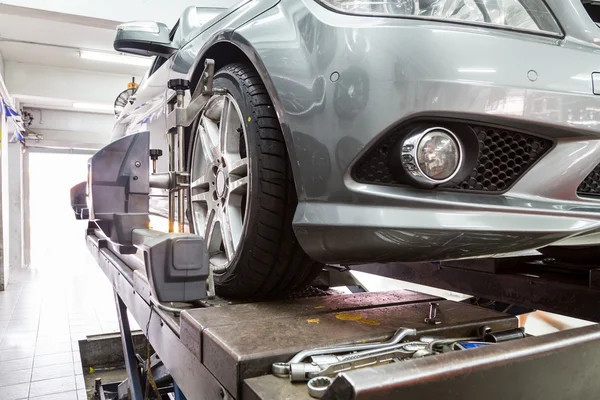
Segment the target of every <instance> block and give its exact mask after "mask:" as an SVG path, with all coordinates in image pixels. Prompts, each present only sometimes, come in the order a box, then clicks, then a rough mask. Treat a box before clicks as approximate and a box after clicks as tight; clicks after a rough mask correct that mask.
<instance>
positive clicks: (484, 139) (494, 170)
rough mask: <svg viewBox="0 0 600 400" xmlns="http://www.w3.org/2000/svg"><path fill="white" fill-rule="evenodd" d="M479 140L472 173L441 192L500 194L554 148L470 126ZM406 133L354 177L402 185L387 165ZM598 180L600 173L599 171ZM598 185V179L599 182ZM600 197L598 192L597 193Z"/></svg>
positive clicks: (379, 150) (541, 141)
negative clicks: (393, 149)
mask: <svg viewBox="0 0 600 400" xmlns="http://www.w3.org/2000/svg"><path fill="white" fill-rule="evenodd" d="M470 128H471V129H472V130H473V131H474V132H475V134H476V136H477V140H478V141H479V154H478V157H477V163H476V165H475V167H473V170H472V171H471V173H470V174H469V176H467V177H466V178H465V179H464V180H463V181H462V182H460V183H458V184H457V185H455V186H453V187H445V188H444V189H453V190H464V191H478V192H503V191H505V190H507V189H508V188H510V186H511V185H512V184H513V183H514V182H515V181H516V180H517V179H518V178H519V177H521V176H522V175H523V174H524V173H525V172H526V171H527V170H528V169H529V168H530V167H531V166H532V165H533V164H534V163H535V162H536V161H537V160H539V159H540V158H541V157H542V156H543V155H544V154H545V153H546V152H547V151H548V150H550V148H551V147H552V145H553V142H552V141H551V140H549V139H544V138H540V137H537V136H532V135H528V134H524V133H519V132H513V131H509V130H505V129H497V128H491V127H483V126H472V125H471V126H470ZM405 133H406V130H401V131H398V132H395V133H393V134H392V135H391V136H390V137H389V138H387V139H386V140H385V141H384V142H383V143H381V144H380V145H379V146H377V147H376V148H375V149H373V150H372V151H370V152H369V153H367V154H366V155H365V157H364V158H363V159H362V160H360V161H359V163H358V164H357V166H356V168H355V170H354V178H355V179H356V180H357V181H359V182H362V183H374V184H385V185H402V184H404V183H405V182H401V181H399V180H398V179H397V178H396V177H395V176H394V174H392V171H391V170H390V168H389V165H388V159H389V153H390V150H391V149H392V148H393V146H394V145H395V143H396V142H397V141H398V140H400V139H401V138H402V137H403V136H404V134H405ZM599 177H600V170H599ZM598 182H600V180H598ZM598 195H600V189H599V192H598Z"/></svg>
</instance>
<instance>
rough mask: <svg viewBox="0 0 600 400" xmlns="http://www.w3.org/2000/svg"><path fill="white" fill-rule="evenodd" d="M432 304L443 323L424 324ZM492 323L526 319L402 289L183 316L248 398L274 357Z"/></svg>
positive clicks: (187, 335) (232, 385) (209, 360)
mask: <svg viewBox="0 0 600 400" xmlns="http://www.w3.org/2000/svg"><path fill="white" fill-rule="evenodd" d="M430 301H436V302H439V303H440V312H439V314H438V315H439V318H440V319H441V321H442V324H440V325H437V326H433V325H428V324H426V323H425V322H424V319H425V317H426V316H427V314H428V311H429V302H430ZM484 325H485V326H489V327H491V328H492V329H493V330H506V329H512V328H516V327H517V325H518V324H517V320H516V318H514V317H512V316H508V315H506V314H502V313H499V312H495V311H491V310H487V309H483V308H479V307H475V306H470V305H466V304H462V303H456V302H452V301H447V300H440V299H439V298H436V297H433V296H429V295H424V294H420V293H415V292H409V291H395V292H386V293H360V294H348V295H340V296H327V297H317V298H308V299H300V300H293V301H282V302H269V303H254V304H243V305H237V306H226V307H218V308H214V309H203V310H193V311H190V312H185V313H182V330H181V332H182V335H181V340H182V341H183V342H184V343H185V344H186V346H187V347H188V349H191V348H192V347H195V346H199V345H201V349H202V358H201V359H202V362H203V364H204V365H205V366H206V367H207V368H208V369H209V370H210V371H211V373H212V374H213V375H214V376H215V377H216V378H217V379H218V380H219V381H220V382H221V384H222V385H223V386H224V387H225V388H226V389H227V390H228V391H230V393H232V394H234V393H235V394H234V396H236V395H237V396H240V395H241V383H242V381H243V380H244V379H247V378H252V377H257V376H261V375H265V374H268V373H270V366H271V364H272V363H273V362H282V361H287V360H288V359H289V358H291V357H292V356H293V355H294V354H295V353H297V352H299V351H301V350H304V349H306V348H311V347H321V346H331V345H339V344H345V343H360V342H363V341H378V340H385V339H387V338H388V337H390V336H391V335H392V334H393V333H394V332H395V331H396V330H397V329H398V328H399V327H411V328H416V329H417V330H418V331H419V332H422V333H423V334H440V335H442V334H443V335H444V336H448V337H462V336H472V335H474V334H475V333H476V331H477V330H478V329H479V328H481V327H482V326H484ZM200 334H201V336H202V340H201V342H200V340H199V338H198V336H199V335H200ZM192 340H195V342H192ZM196 351H198V348H197V347H196Z"/></svg>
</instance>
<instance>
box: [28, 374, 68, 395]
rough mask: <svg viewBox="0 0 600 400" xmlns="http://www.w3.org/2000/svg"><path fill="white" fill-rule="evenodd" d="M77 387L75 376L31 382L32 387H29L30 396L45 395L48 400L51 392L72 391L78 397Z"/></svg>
mask: <svg viewBox="0 0 600 400" xmlns="http://www.w3.org/2000/svg"><path fill="white" fill-rule="evenodd" d="M75 388H76V386H75V376H68V377H64V378H56V379H47V380H45V381H39V382H31V387H30V388H29V397H30V398H34V397H39V396H44V399H46V400H48V399H49V398H50V396H49V395H51V394H55V393H62V392H70V391H72V392H73V393H75V399H76V398H77V393H76V389H75ZM59 398H61V397H59Z"/></svg>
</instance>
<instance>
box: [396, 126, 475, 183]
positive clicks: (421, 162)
mask: <svg viewBox="0 0 600 400" xmlns="http://www.w3.org/2000/svg"><path fill="white" fill-rule="evenodd" d="M462 158H463V155H462V149H461V145H460V142H459V141H458V139H457V138H456V136H455V135H454V134H453V133H452V132H450V131H449V130H448V129H445V128H441V127H436V128H429V129H426V130H424V131H423V130H420V131H417V132H415V133H413V134H411V135H409V136H408V137H407V138H406V139H404V140H403V141H402V148H401V159H402V168H403V169H404V171H405V173H407V174H408V175H409V176H410V177H412V179H414V180H415V181H416V182H418V183H419V184H421V185H424V186H428V187H433V186H437V185H440V184H442V183H446V182H448V181H450V180H451V179H453V178H454V177H455V176H456V174H457V173H458V172H459V170H460V167H461V165H462Z"/></svg>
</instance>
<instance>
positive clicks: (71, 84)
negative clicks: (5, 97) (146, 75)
mask: <svg viewBox="0 0 600 400" xmlns="http://www.w3.org/2000/svg"><path fill="white" fill-rule="evenodd" d="M4 81H5V82H6V86H7V87H8V91H9V92H10V93H11V95H13V96H15V97H19V95H27V96H40V97H46V98H58V99H64V100H69V101H72V102H90V103H102V104H113V103H114V101H115V99H116V97H117V96H118V95H119V93H121V92H122V91H123V90H125V89H127V83H128V82H129V81H131V76H129V75H119V74H107V73H101V72H91V71H83V70H74V69H66V68H58V67H51V66H44V65H37V64H24V63H19V62H14V61H7V62H6V63H5V77H4ZM136 81H138V82H139V81H140V77H136ZM25 103H26V102H25Z"/></svg>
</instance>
